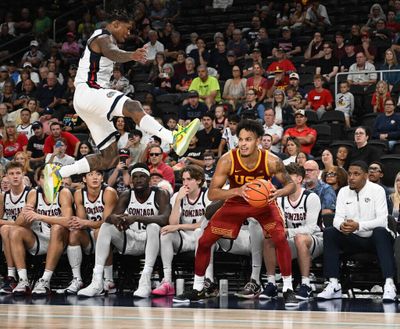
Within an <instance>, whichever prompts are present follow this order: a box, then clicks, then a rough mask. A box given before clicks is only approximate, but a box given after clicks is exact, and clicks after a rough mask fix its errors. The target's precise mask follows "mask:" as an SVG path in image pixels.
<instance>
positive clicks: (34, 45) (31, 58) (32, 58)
mask: <svg viewBox="0 0 400 329" xmlns="http://www.w3.org/2000/svg"><path fill="white" fill-rule="evenodd" d="M30 48H31V49H30V50H28V51H27V52H26V53H25V54H24V55H23V56H22V60H21V62H22V63H25V62H29V63H31V64H32V66H34V67H39V65H40V64H41V63H42V61H43V59H44V54H43V53H42V52H41V51H40V50H39V42H37V41H36V40H32V41H31V43H30Z"/></svg>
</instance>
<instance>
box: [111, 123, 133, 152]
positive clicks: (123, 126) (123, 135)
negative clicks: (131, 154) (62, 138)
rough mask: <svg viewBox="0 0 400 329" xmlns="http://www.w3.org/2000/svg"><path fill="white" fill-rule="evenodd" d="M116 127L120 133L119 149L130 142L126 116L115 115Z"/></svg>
mask: <svg viewBox="0 0 400 329" xmlns="http://www.w3.org/2000/svg"><path fill="white" fill-rule="evenodd" d="M113 122H114V127H115V129H117V131H118V134H119V136H120V137H119V139H118V149H122V148H125V147H126V144H127V143H128V132H129V127H128V125H127V122H126V119H125V118H124V117H113Z"/></svg>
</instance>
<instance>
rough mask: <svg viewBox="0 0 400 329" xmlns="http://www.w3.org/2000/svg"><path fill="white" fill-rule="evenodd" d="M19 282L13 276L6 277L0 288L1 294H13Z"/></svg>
mask: <svg viewBox="0 0 400 329" xmlns="http://www.w3.org/2000/svg"><path fill="white" fill-rule="evenodd" d="M17 284H18V282H17V280H15V278H13V277H12V276H6V277H5V278H4V281H3V284H2V286H1V287H0V294H2V295H8V294H12V291H13V290H14V288H15V287H16V286H17Z"/></svg>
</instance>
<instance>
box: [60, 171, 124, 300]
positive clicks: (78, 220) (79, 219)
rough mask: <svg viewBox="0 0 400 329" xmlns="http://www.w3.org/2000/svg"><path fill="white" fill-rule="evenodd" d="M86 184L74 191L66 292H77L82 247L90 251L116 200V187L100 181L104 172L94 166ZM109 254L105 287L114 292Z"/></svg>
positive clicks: (85, 250)
mask: <svg viewBox="0 0 400 329" xmlns="http://www.w3.org/2000/svg"><path fill="white" fill-rule="evenodd" d="M83 182H84V183H85V187H84V188H83V189H79V190H77V191H75V193H74V201H75V208H76V216H74V217H72V219H71V224H70V227H71V231H70V232H69V242H68V247H67V256H68V261H69V264H70V265H71V269H72V277H73V279H72V281H71V284H70V285H69V286H68V287H67V288H66V289H65V291H64V292H65V293H66V294H76V293H77V292H78V291H79V290H80V289H81V288H82V287H83V282H82V276H81V264H82V250H83V252H84V253H85V254H86V255H90V254H93V253H94V251H95V248H96V240H97V237H98V235H99V231H100V227H101V225H102V224H103V223H104V221H105V219H106V218H107V217H108V216H109V215H111V213H112V211H113V209H114V207H115V205H116V204H117V201H118V195H117V191H116V190H114V189H113V188H112V187H109V186H106V185H104V184H103V173H102V172H101V171H98V170H93V171H91V172H88V173H86V174H85V175H84V176H83ZM112 273H113V264H112V254H111V253H110V255H109V257H108V258H107V262H106V264H105V266H104V290H105V291H106V292H107V293H108V294H112V293H115V292H116V288H115V284H114V281H113V275H112Z"/></svg>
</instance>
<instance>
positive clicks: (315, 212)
mask: <svg viewBox="0 0 400 329" xmlns="http://www.w3.org/2000/svg"><path fill="white" fill-rule="evenodd" d="M306 207H307V213H306V223H305V225H302V226H300V227H297V228H289V229H288V236H289V238H292V237H294V236H295V235H296V234H313V233H314V232H318V231H320V229H319V227H318V225H317V223H318V217H319V213H320V211H321V202H320V200H319V197H318V195H316V194H315V193H311V194H310V195H309V196H308V198H307V202H306Z"/></svg>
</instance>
